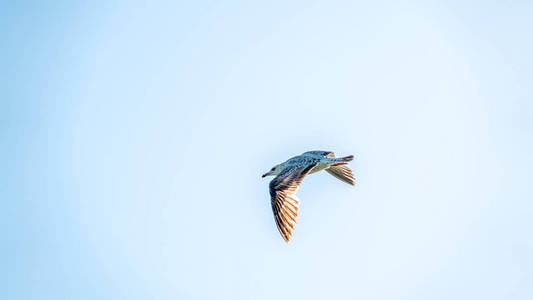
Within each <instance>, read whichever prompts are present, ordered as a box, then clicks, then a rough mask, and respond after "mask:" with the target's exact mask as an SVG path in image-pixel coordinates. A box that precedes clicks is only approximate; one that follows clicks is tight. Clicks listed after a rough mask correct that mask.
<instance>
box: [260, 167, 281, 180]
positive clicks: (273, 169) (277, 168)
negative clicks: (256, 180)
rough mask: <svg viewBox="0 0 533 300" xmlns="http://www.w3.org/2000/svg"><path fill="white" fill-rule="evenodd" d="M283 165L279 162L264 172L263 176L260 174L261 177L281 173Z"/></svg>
mask: <svg viewBox="0 0 533 300" xmlns="http://www.w3.org/2000/svg"><path fill="white" fill-rule="evenodd" d="M283 169H284V167H283V165H281V164H279V165H275V166H274V167H273V168H272V169H270V171H268V172H266V173H265V174H263V176H261V177H262V178H265V177H267V176H276V175H278V174H279V173H281V171H283Z"/></svg>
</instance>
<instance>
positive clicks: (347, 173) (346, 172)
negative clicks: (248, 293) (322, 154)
mask: <svg viewBox="0 0 533 300" xmlns="http://www.w3.org/2000/svg"><path fill="white" fill-rule="evenodd" d="M326 171H327V172H328V173H329V174H331V175H333V176H335V177H336V178H337V179H339V180H342V181H344V182H346V183H348V184H351V185H355V176H354V175H353V173H352V170H350V168H348V167H347V166H344V165H340V166H331V167H329V168H327V169H326Z"/></svg>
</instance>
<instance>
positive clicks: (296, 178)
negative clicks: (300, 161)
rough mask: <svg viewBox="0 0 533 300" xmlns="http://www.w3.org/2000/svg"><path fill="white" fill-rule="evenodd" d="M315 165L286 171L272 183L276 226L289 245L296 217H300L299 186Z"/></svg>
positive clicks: (271, 194) (271, 189)
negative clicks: (297, 192)
mask: <svg viewBox="0 0 533 300" xmlns="http://www.w3.org/2000/svg"><path fill="white" fill-rule="evenodd" d="M314 166H315V164H312V165H308V166H305V167H303V168H297V167H292V168H289V169H285V170H284V171H283V172H282V173H281V174H279V175H278V176H277V177H276V178H274V179H273V180H272V181H271V182H270V197H271V204H272V211H273V212H274V219H275V220H276V226H277V227H278V230H279V232H280V233H281V236H282V237H283V239H284V240H285V241H286V242H287V243H288V242H289V241H290V239H291V236H292V232H293V231H294V225H295V224H296V217H297V216H298V205H299V200H298V198H297V197H296V191H298V186H299V185H300V182H302V180H303V178H304V177H305V175H307V173H309V171H310V170H311V169H312V168H313V167H314Z"/></svg>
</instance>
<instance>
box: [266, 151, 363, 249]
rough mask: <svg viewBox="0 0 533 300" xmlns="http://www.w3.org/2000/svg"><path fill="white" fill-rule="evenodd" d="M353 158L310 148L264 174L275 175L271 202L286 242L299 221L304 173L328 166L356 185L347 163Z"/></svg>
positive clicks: (332, 172) (328, 169)
mask: <svg viewBox="0 0 533 300" xmlns="http://www.w3.org/2000/svg"><path fill="white" fill-rule="evenodd" d="M351 160H353V155H350V156H346V157H340V158H336V157H335V154H334V153H333V152H330V151H308V152H305V153H303V154H302V155H298V156H295V157H292V158H290V159H288V160H287V161H285V162H284V163H281V164H279V165H276V166H274V167H273V168H272V169H271V170H270V171H269V172H267V173H265V174H264V175H263V177H266V176H276V177H275V178H274V179H272V181H271V182H270V197H271V204H272V210H273V211H274V218H275V220H276V225H277V227H278V230H279V232H280V233H281V236H282V237H283V239H284V240H285V241H286V242H289V240H290V238H291V236H292V232H293V230H294V225H295V224H296V217H297V215H298V204H299V200H298V198H297V197H296V195H295V194H296V191H297V190H298V186H299V184H300V182H301V181H302V180H303V178H304V177H305V175H307V174H312V173H316V172H318V171H321V170H326V171H327V172H328V173H330V174H331V175H333V176H335V177H336V178H338V179H340V180H342V181H344V182H346V183H348V184H351V185H355V178H354V176H353V173H352V171H351V170H350V169H349V168H348V167H346V166H345V164H347V162H349V161H351Z"/></svg>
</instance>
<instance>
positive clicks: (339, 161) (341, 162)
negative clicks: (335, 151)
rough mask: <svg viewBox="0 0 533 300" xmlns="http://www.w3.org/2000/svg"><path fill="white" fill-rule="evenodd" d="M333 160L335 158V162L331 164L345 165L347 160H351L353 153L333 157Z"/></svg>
mask: <svg viewBox="0 0 533 300" xmlns="http://www.w3.org/2000/svg"><path fill="white" fill-rule="evenodd" d="M335 160H336V161H337V162H335V163H333V164H332V166H340V165H345V164H346V163H347V162H349V161H352V160H353V155H348V156H345V157H339V158H335Z"/></svg>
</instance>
